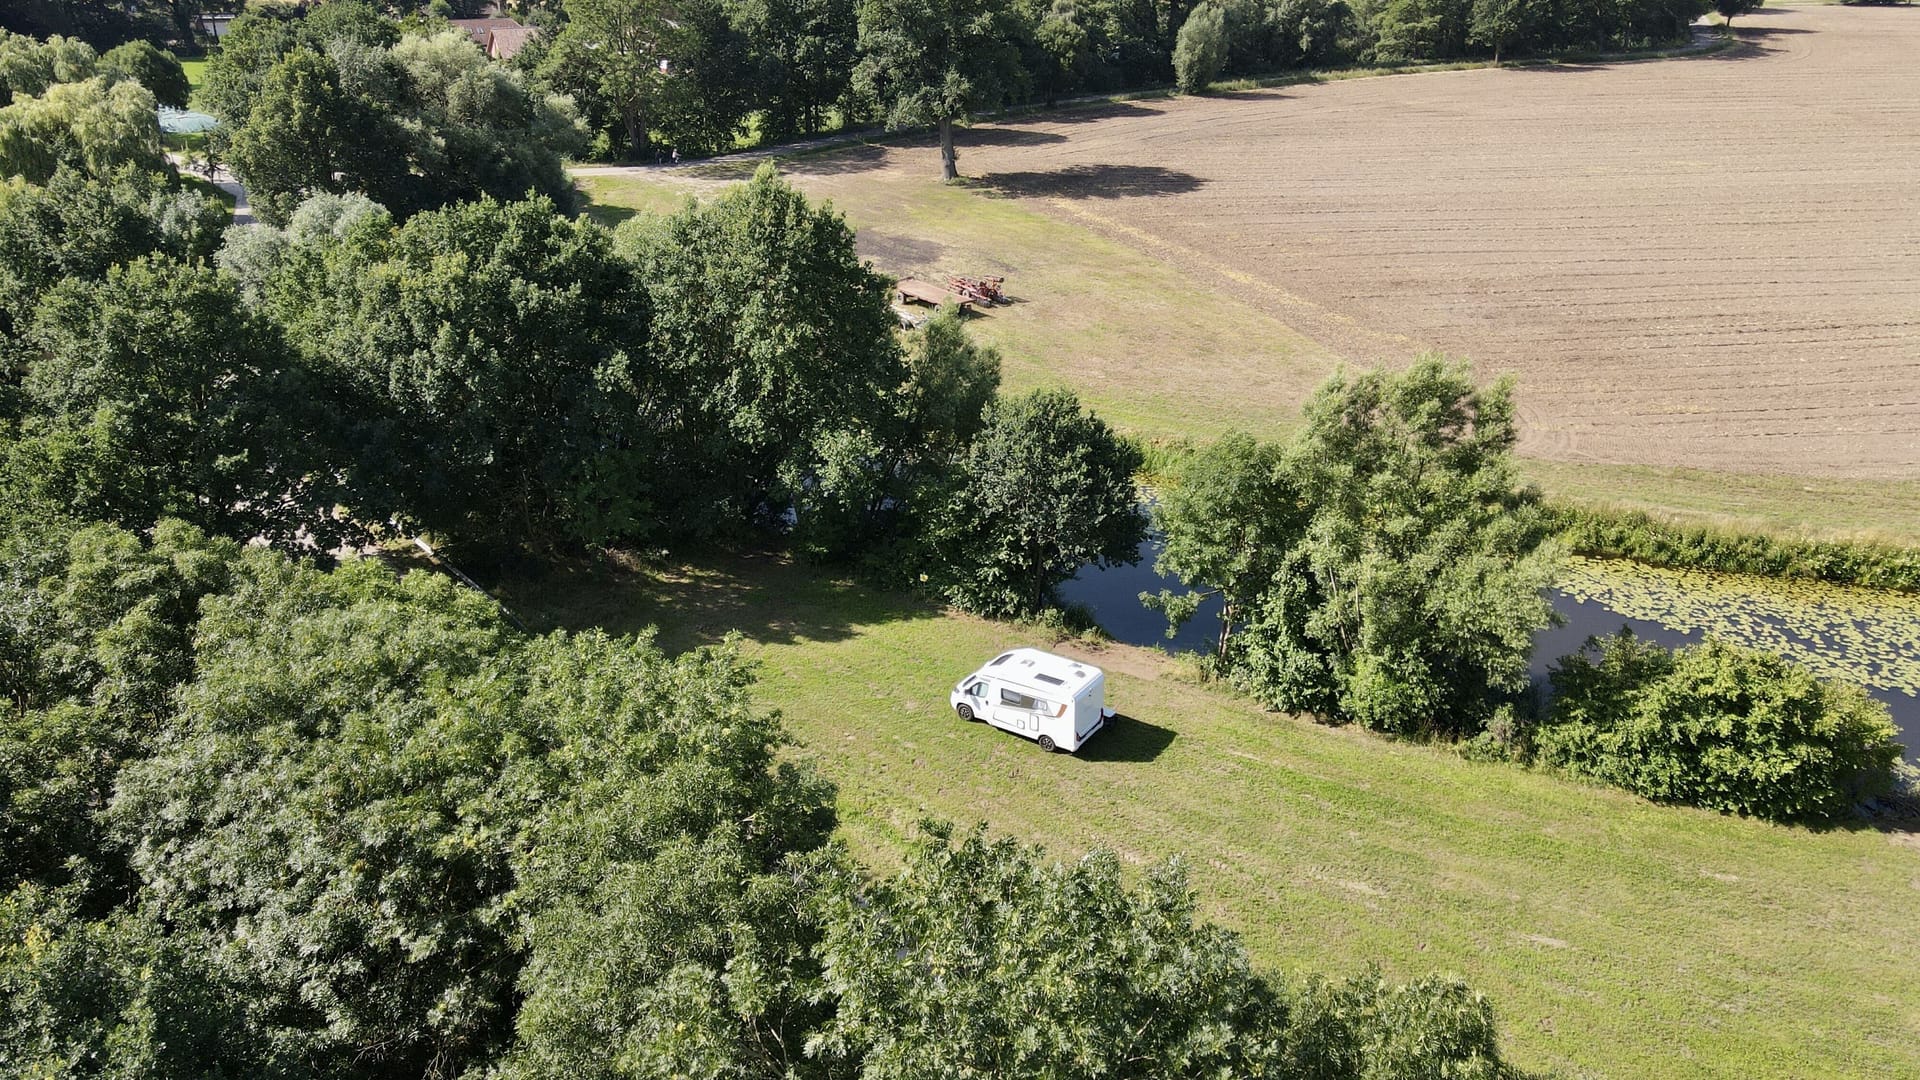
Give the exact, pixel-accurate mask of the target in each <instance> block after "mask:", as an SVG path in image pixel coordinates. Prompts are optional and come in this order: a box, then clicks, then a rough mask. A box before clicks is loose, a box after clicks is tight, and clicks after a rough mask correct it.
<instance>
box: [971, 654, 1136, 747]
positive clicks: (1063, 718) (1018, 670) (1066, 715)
mask: <svg viewBox="0 0 1920 1080" xmlns="http://www.w3.org/2000/svg"><path fill="white" fill-rule="evenodd" d="M1106 692H1107V676H1106V673H1105V672H1103V671H1101V670H1100V669H1099V668H1097V667H1094V666H1093V665H1092V664H1083V663H1081V662H1080V661H1078V660H1070V659H1068V658H1067V657H1064V656H1055V655H1053V654H1052V653H1049V652H1041V651H1040V650H1039V649H1014V650H1013V651H1012V652H1004V653H1001V654H1000V655H999V656H996V657H994V658H993V659H992V660H989V661H987V663H986V664H985V665H984V666H982V667H981V668H980V670H979V671H976V672H974V673H973V674H971V675H969V676H967V677H966V678H964V679H961V680H960V681H959V683H957V684H956V685H955V686H954V688H953V694H952V695H951V697H950V698H949V701H950V702H951V703H952V705H953V711H954V712H956V713H959V714H960V719H962V720H985V721H986V722H987V723H989V724H992V725H993V726H994V727H997V728H1000V729H1002V730H1005V731H1011V732H1013V733H1014V734H1016V735H1025V736H1026V737H1027V738H1029V739H1032V740H1034V741H1036V742H1038V743H1039V744H1040V749H1042V750H1045V751H1047V752H1049V753H1051V752H1053V751H1054V750H1065V751H1067V752H1068V753H1072V752H1073V751H1075V750H1078V749H1080V747H1081V746H1082V745H1084V744H1085V743H1086V741H1087V740H1088V739H1090V738H1092V737H1093V733H1094V732H1096V731H1099V730H1100V729H1101V728H1103V727H1105V726H1106V724H1107V721H1108V720H1111V719H1112V718H1113V710H1111V709H1108V708H1106Z"/></svg>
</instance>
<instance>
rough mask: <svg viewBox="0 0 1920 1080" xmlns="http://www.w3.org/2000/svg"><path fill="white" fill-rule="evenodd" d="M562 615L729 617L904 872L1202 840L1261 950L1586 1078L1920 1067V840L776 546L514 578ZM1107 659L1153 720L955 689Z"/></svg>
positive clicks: (1112, 698)
mask: <svg viewBox="0 0 1920 1080" xmlns="http://www.w3.org/2000/svg"><path fill="white" fill-rule="evenodd" d="M500 591H501V595H502V596H503V597H504V598H505V600H506V602H507V603H508V604H509V606H511V607H512V608H513V609H514V610H515V611H516V612H518V613H519V614H520V615H521V617H523V618H525V619H527V620H528V621H529V622H530V623H531V624H533V625H534V626H535V628H536V629H546V628H552V627H569V628H575V629H583V628H588V627H603V628H606V629H608V630H610V631H614V632H631V631H638V630H641V629H643V628H645V627H648V626H658V627H659V628H660V629H659V632H660V637H661V641H662V643H663V644H664V645H665V646H666V647H668V648H669V649H673V650H681V649H686V648H691V647H695V646H698V645H703V644H709V643H713V642H715V641H718V640H719V639H720V638H721V637H722V636H724V635H725V634H726V633H728V632H729V631H730V630H737V631H738V632H739V633H740V634H741V635H742V643H743V647H744V650H745V652H746V654H747V655H748V656H750V657H751V658H752V659H754V660H755V661H756V662H757V663H758V664H759V668H760V676H761V682H760V685H759V688H758V697H759V700H760V701H761V703H762V704H764V705H765V706H767V707H770V708H777V709H779V710H780V711H781V712H782V713H783V714H784V715H785V716H786V718H787V722H788V725H789V727H790V729H791V730H792V732H793V734H794V735H795V736H796V738H797V740H798V745H797V746H795V747H794V748H792V750H791V751H790V752H791V753H792V754H793V755H794V756H796V757H798V758H801V759H805V760H808V761H811V762H813V763H814V764H815V765H816V766H817V767H818V768H819V769H820V771H821V772H822V773H824V774H825V775H826V776H827V777H829V778H830V779H832V780H833V781H834V783H835V784H837V785H838V787H839V791H840V798H839V806H840V814H841V822H842V824H841V835H842V836H843V837H844V838H845V840H846V842H847V843H848V844H849V845H850V846H851V848H852V849H853V850H854V851H855V852H856V853H857V854H859V855H860V856H861V857H862V858H864V859H865V860H867V861H868V862H869V863H870V864H873V865H877V866H882V867H884V866H886V865H888V864H890V863H892V862H893V861H895V860H896V859H897V857H898V852H899V851H900V849H901V844H902V842H903V841H904V839H905V838H906V837H908V836H909V835H911V834H912V831H913V829H914V827H915V824H916V822H918V821H919V820H920V819H921V818H923V817H928V816H931V817H935V818H941V819H946V820H951V821H956V822H961V823H971V822H975V821H985V822H986V823H988V825H989V826H991V827H992V828H993V829H994V830H995V831H997V832H1000V833H1004V834H1008V835H1012V836H1017V837H1020V838H1023V839H1026V840H1030V841H1035V842H1039V843H1042V844H1044V845H1046V846H1047V847H1048V849H1049V850H1050V851H1051V852H1053V853H1054V854H1056V855H1057V856H1059V857H1061V858H1074V857H1077V856H1078V855H1080V854H1081V853H1082V852H1084V851H1085V850H1086V849H1088V848H1089V847H1091V846H1094V845H1104V846H1106V847H1109V848H1112V849H1114V850H1115V851H1116V852H1118V853H1119V854H1120V855H1121V857H1122V858H1124V859H1125V860H1126V861H1127V862H1128V863H1129V864H1131V865H1134V866H1146V865H1149V864H1151V863H1155V862H1157V861H1159V860H1162V859H1166V858H1169V857H1175V856H1178V857H1180V858H1182V859H1183V860H1184V861H1185V862H1186V863H1187V865H1188V866H1189V867H1190V869H1191V871H1192V876H1193V880H1194V882H1195V885H1196V886H1197V888H1198V891H1199V894H1200V896H1201V899H1202V903H1203V906H1204V908H1205V911H1206V913H1207V914H1208V915H1209V916H1210V917H1213V918H1215V919H1217V920H1219V921H1220V922H1222V923H1223V924H1225V925H1227V926H1229V927H1232V928H1233V929H1234V930H1236V931H1238V932H1239V933H1241V934H1242V935H1244V937H1245V939H1246V941H1247V944H1248V946H1249V948H1250V949H1251V951H1252V953H1253V956H1254V958H1255V960H1256V962H1257V963H1258V964H1260V965H1261V966H1263V967H1266V968H1272V969H1280V970H1286V971H1296V972H1305V971H1321V972H1327V973H1332V974H1339V973H1345V972H1349V971H1352V970H1354V969H1356V968H1358V967H1359V966H1361V965H1363V964H1366V963H1369V962H1378V963H1379V964H1380V965H1381V966H1382V967H1383V968H1384V969H1385V970H1386V971H1387V972H1388V973H1389V974H1391V975H1393V976H1397V977H1414V976H1418V975H1421V974H1424V973H1427V972H1435V971H1439V972H1451V973H1454V974H1457V975H1460V976H1462V977H1463V978H1465V979H1467V980H1468V981H1469V982H1470V983H1471V984H1472V985H1473V986H1474V987H1475V988H1477V989H1479V990H1481V991H1483V992H1484V993H1486V994H1487V995H1488V996H1489V997H1490V998H1491V999H1492V1001H1493V1002H1494V1003H1495V1005H1496V1007H1497V1009H1498V1012H1499V1017H1500V1021H1501V1029H1502V1033H1503V1038H1504V1040H1505V1045H1506V1047H1507V1048H1508V1050H1509V1052H1510V1054H1511V1056H1512V1058H1513V1059H1514V1060H1515V1061H1516V1062H1517V1063H1518V1064H1520V1065H1522V1066H1523V1067H1526V1068H1529V1069H1536V1070H1554V1071H1556V1072H1557V1074H1558V1075H1561V1076H1566V1077H1621V1078H1627V1077H1632V1078H1642V1077H1727V1078H1756V1077H1861V1078H1866V1077H1907V1076H1916V1075H1920V935H1916V934H1915V933H1914V932H1913V928H1914V926H1915V925H1916V918H1920V916H1917V915H1916V909H1920V836H1916V835H1914V834H1910V833H1889V832H1883V831H1879V830H1875V829H1872V828H1858V829H1840V830H1833V831H1823V832H1814V831H1809V830H1805V829H1798V828H1785V827H1780V826H1773V825H1766V824H1762V823H1759V822H1754V821H1746V820H1740V819H1737V818H1728V817H1722V816H1720V815H1717V814H1712V813H1706V812H1702V811H1695V810H1688V809H1679V808H1670V807H1660V806H1654V805H1651V804H1648V803H1646V802H1644V801H1642V800H1639V799H1637V798H1634V797H1632V796H1630V795H1627V794H1625V793H1622V792H1618V791H1614V790H1609V789H1604V788H1597V787H1589V786H1585V785H1581V784H1576V783H1572V782H1568V781H1565V780H1561V779H1559V778H1556V777H1552V776H1548V775H1543V774H1539V773H1534V772H1529V771H1526V770H1522V769H1519V768H1516V767H1513V766H1508V765H1501V764H1489V763H1476V762H1469V761H1466V760H1463V759H1461V758H1460V757H1458V756H1457V755H1455V754H1454V753H1452V752H1451V751H1450V750H1448V749H1445V748H1441V747H1429V746H1421V745H1412V744H1405V743H1396V742H1391V741H1388V740H1384V739H1381V738H1377V737H1374V736H1371V735H1368V734H1366V733H1364V732H1361V731H1357V730H1351V729H1334V728H1326V727H1321V726H1318V725H1315V724H1313V723H1311V722H1308V721H1305V720H1301V719H1298V718H1294V717H1290V716H1285V715H1277V714H1272V713H1267V712H1264V711H1262V710H1260V709H1259V708H1257V707H1255V706H1253V705H1252V704H1251V703H1249V702H1247V701H1245V700H1243V699H1241V698H1238V697H1236V696H1234V695H1231V694H1229V693H1225V692H1223V691H1221V690H1219V689H1216V688H1212V687H1208V686H1205V685H1202V684H1200V683H1198V682H1196V681H1194V680H1193V678H1192V677H1191V676H1190V675H1189V674H1188V673H1187V672H1186V670H1185V669H1184V667H1183V666H1182V665H1181V664H1179V663H1177V662H1175V661H1172V660H1169V659H1168V658H1166V657H1164V656H1162V655H1161V654H1159V653H1156V652H1152V651H1149V650H1142V649H1134V648H1128V647H1123V646H1105V647H1095V646H1089V645H1086V644H1084V643H1076V642H1066V643H1056V642H1055V641H1054V640H1053V639H1052V638H1051V637H1050V636H1049V635H1047V634H1044V633H1041V632H1037V631H1034V630H1031V629H1023V628H1019V627H1014V626H1010V625H1007V624H1000V623H993V622H989V621H985V620H980V619H975V618H970V617H965V616H960V615H956V614H952V613H949V612H945V611H942V610H940V609H939V608H937V607H935V606H933V605H930V604H927V603H925V602H923V601H919V600H916V599H912V598H908V597H903V596H899V595H892V594H888V593H884V592H879V591H875V590H872V589H869V588H865V587H862V586H859V585H856V584H853V583H850V582H847V581H842V580H838V579H836V578H834V577H832V576H831V575H826V574H823V573H821V572H819V571H817V570H815V569H811V568H806V567H799V566H795V565H793V564H790V563H788V562H786V561H783V560H781V559H778V558H774V557H759V558H728V559H721V560H716V561H713V562H709V563H705V564H701V565H694V566H686V565H674V566H667V567H644V566H631V565H614V564H611V563H598V564H591V565H580V566H575V567H573V568H570V569H567V568H561V569H555V570H552V571H550V572H548V573H546V574H543V575H542V576H540V577H538V578H531V579H522V580H514V581H509V582H506V583H504V584H503V586H502V588H501V590H500ZM1023 644H1026V645H1038V646H1042V647H1057V648H1059V649H1061V650H1062V651H1073V650H1075V649H1079V650H1081V651H1082V654H1083V655H1086V656H1089V657H1090V658H1091V659H1092V660H1093V661H1094V662H1096V663H1100V664H1102V665H1104V666H1105V667H1106V668H1107V670H1108V671H1109V684H1108V691H1107V694H1108V703H1109V705H1111V706H1112V707H1114V708H1116V709H1118V710H1119V711H1120V712H1121V713H1122V714H1123V718H1122V719H1121V720H1120V721H1119V722H1118V723H1117V724H1116V726H1115V727H1113V728H1112V729H1111V730H1109V731H1107V732H1105V733H1103V734H1102V735H1100V736H1099V737H1098V738H1096V739H1095V740H1094V741H1093V742H1092V743H1091V744H1090V745H1089V746H1088V747H1087V748H1086V749H1085V751H1084V752H1083V753H1082V754H1080V755H1078V756H1068V755H1064V754H1062V755H1046V754H1043V753H1041V752H1040V751H1039V750H1038V748H1037V747H1035V746H1034V745H1033V744H1031V743H1028V742H1026V741H1024V740H1022V739H1019V738H1017V737H1015V736H1012V735H1008V734H1005V733H1002V732H998V731H995V730H993V729H990V728H987V727H985V726H984V725H979V724H965V723H962V722H960V721H959V720H958V719H957V718H956V717H955V716H954V715H953V714H952V712H951V711H949V709H948V707H947V699H946V694H947V692H948V690H949V689H950V688H951V687H952V685H953V684H954V682H955V681H956V680H958V679H959V678H960V677H962V676H963V675H965V674H966V673H967V672H969V671H971V670H972V669H973V668H974V667H976V666H977V665H978V664H980V663H981V662H983V661H985V660H986V659H989V658H991V657H992V656H993V655H994V654H995V653H996V652H998V651H999V650H1002V649H1005V648H1008V647H1012V646H1016V645H1023Z"/></svg>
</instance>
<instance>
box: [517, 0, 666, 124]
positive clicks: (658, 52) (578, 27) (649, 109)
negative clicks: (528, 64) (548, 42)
mask: <svg viewBox="0 0 1920 1080" xmlns="http://www.w3.org/2000/svg"><path fill="white" fill-rule="evenodd" d="M566 13H567V21H566V25H565V26H564V27H563V28H562V29H561V31H560V33H559V35H558V36H557V37H556V38H555V39H554V42H553V45H552V47H551V48H550V49H549V50H548V51H547V53H546V56H545V58H544V59H543V60H542V61H541V65H540V69H539V74H540V77H541V78H542V79H544V80H545V81H546V82H547V83H549V84H550V85H552V86H553V87H555V88H556V89H558V90H560V91H562V92H564V93H570V94H572V95H574V98H575V100H577V101H579V102H581V103H582V105H584V106H585V108H586V111H587V115H588V118H589V119H590V120H591V122H592V123H593V126H594V128H595V129H596V130H599V131H602V132H606V133H608V134H609V135H610V137H611V138H612V139H613V143H612V145H611V146H610V147H609V149H610V150H611V151H612V152H613V153H614V154H615V155H616V156H622V157H630V158H638V157H640V156H642V155H643V154H644V153H645V152H646V149H647V147H648V145H649V144H650V142H651V137H650V135H649V131H650V129H651V127H652V126H653V123H654V121H655V116H654V110H655V109H656V108H657V107H658V106H659V103H660V97H661V94H662V92H663V89H664V86H665V84H666V82H667V80H668V79H669V78H670V77H671V75H672V66H673V62H674V60H675V59H676V58H679V57H681V56H682V54H683V53H684V51H685V44H684V43H683V42H682V41H681V40H680V38H681V33H682V31H681V27H680V24H679V23H678V22H677V21H676V20H675V19H673V18H672V6H671V5H670V4H668V3H667V2H666V0H566ZM663 68H664V70H663Z"/></svg>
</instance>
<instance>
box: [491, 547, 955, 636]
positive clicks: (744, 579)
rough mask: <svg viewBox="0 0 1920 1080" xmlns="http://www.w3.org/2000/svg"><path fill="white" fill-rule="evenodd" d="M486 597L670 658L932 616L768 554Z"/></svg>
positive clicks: (518, 585) (628, 561)
mask: <svg viewBox="0 0 1920 1080" xmlns="http://www.w3.org/2000/svg"><path fill="white" fill-rule="evenodd" d="M494 592H495V594H496V595H497V596H498V597H499V598H500V599H501V601H502V602H503V603H505V604H506V605H507V606H508V607H509V608H510V609H511V610H513V611H514V612H516V613H517V614H518V615H519V616H520V617H521V618H522V619H523V620H525V621H526V623H527V625H528V626H529V627H530V628H531V629H533V630H535V631H546V630H572V631H579V630H590V629H600V630H605V631H606V632H608V633H610V634H633V633H639V632H640V631H642V630H645V629H647V628H648V627H654V628H656V629H657V630H658V632H659V640H660V646H661V647H662V648H664V649H665V650H667V651H668V652H669V653H679V652H685V651H687V650H689V649H694V648H698V647H700V646H702V645H713V644H717V643H718V642H720V641H721V640H723V639H724V638H725V637H726V636H727V635H728V634H729V633H733V632H737V633H739V634H740V635H741V636H742V637H744V638H746V639H747V640H749V641H753V642H757V643H759V644H762V645H785V644H792V643H795V642H798V641H803V640H804V641H843V640H845V639H847V638H849V637H852V636H853V634H854V631H855V629H856V628H857V627H859V626H862V625H873V624H876V623H886V622H895V621H899V620H902V619H931V618H935V617H937V616H938V614H939V611H938V609H937V608H935V607H934V606H933V605H931V604H928V603H926V602H924V601H920V600H916V599H915V598H913V597H910V596H904V595H899V594H893V593H886V592H882V591H880V590H876V589H871V588H868V587H865V586H861V585H857V584H855V583H853V582H849V581H844V580H839V579H835V578H833V577H831V576H830V575H828V574H827V573H825V572H822V571H819V570H817V569H815V568H811V567H804V566H796V565H795V564H794V563H793V562H791V561H790V560H788V559H786V558H783V557H779V556H773V555H716V556H713V557H710V558H707V559H703V560H701V561H700V562H697V563H671V564H666V565H648V564H646V563H643V562H641V561H639V560H637V559H634V558H632V557H630V556H625V555H621V554H617V553H616V554H611V555H607V556H603V557H601V558H598V559H591V560H579V561H575V562H569V563H561V564H555V565H551V566H548V567H546V568H544V569H543V570H541V571H539V572H537V573H531V574H525V575H520V576H514V577H509V578H505V579H503V580H501V581H500V582H498V583H497V585H496V587H495V589H494Z"/></svg>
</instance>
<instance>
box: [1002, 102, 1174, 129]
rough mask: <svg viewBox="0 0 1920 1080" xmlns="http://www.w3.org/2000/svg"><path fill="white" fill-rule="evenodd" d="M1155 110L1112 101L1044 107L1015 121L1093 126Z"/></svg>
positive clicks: (1130, 103)
mask: <svg viewBox="0 0 1920 1080" xmlns="http://www.w3.org/2000/svg"><path fill="white" fill-rule="evenodd" d="M1153 113H1154V110H1153V109H1148V108H1144V107H1142V106H1140V105H1138V104H1135V103H1134V102H1131V101H1111V102H1107V103H1106V104H1104V105H1072V104H1061V105H1043V106H1040V107H1038V108H1035V109H1033V110H1031V111H1029V112H1026V113H1022V114H1021V115H1020V116H1018V117H1016V118H1015V119H1018V120H1029V121H1034V122H1037V123H1047V124H1091V123H1094V122H1095V121H1099V120H1114V119H1118V118H1120V117H1123V116H1151V115H1153Z"/></svg>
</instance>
